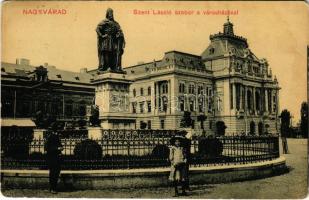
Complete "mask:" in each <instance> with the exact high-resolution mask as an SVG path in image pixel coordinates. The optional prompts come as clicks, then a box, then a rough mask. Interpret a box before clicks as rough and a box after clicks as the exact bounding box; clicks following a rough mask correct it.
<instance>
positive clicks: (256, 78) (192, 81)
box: [1, 20, 280, 135]
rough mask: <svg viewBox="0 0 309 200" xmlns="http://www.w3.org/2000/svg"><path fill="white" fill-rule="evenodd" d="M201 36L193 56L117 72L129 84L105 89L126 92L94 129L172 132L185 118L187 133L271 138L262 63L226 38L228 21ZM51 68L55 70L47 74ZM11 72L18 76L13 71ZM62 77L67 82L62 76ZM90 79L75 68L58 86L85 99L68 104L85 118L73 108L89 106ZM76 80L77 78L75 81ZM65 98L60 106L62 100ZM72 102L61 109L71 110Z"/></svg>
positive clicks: (167, 57) (241, 42) (275, 88)
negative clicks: (205, 40) (203, 40)
mask: <svg viewBox="0 0 309 200" xmlns="http://www.w3.org/2000/svg"><path fill="white" fill-rule="evenodd" d="M209 38H210V44H209V45H208V47H207V48H206V49H205V50H204V51H203V52H202V53H201V55H193V54H190V53H185V52H179V51H169V52H165V54H164V56H163V58H162V59H161V60H154V61H151V62H148V63H143V64H138V65H134V66H127V67H124V68H123V70H124V71H125V73H124V74H123V75H119V76H123V77H125V78H126V80H130V83H122V82H121V81H120V79H119V82H118V83H117V87H115V88H107V89H108V90H110V91H113V90H114V91H123V94H125V92H126V91H127V94H128V95H127V96H126V97H125V102H120V104H124V105H125V106H124V107H123V110H119V111H118V113H117V115H106V116H102V117H101V116H100V117H101V120H102V124H103V122H104V123H105V122H108V123H105V125H104V126H103V125H102V127H103V128H109V129H179V128H181V121H182V118H183V116H184V114H185V113H190V115H191V119H192V124H191V128H192V129H193V130H194V133H195V134H206V135H209V134H217V135H222V134H225V135H231V134H240V133H243V134H252V135H253V134H254V135H260V134H265V133H272V134H275V133H278V127H279V117H278V112H279V98H278V97H279V90H280V87H279V85H278V81H277V79H276V77H273V75H272V71H271V69H270V67H269V66H268V63H267V60H266V59H264V58H263V59H259V58H257V57H256V56H255V55H254V53H253V52H252V51H251V49H250V48H249V45H248V42H247V39H246V38H244V37H241V36H237V35H236V34H235V33H234V29H233V24H232V23H231V22H230V21H229V20H227V22H226V23H225V24H224V25H223V32H222V33H221V32H219V33H217V34H213V35H210V37H209ZM7 67H10V68H14V65H12V64H10V65H9V64H3V63H2V66H1V78H2V79H3V76H5V73H3V72H5V71H8V69H6V68H7ZM51 70H52V71H55V69H54V68H53V69H51ZM18 73H19V74H23V73H21V72H20V70H19V71H18ZM65 73H66V76H68V73H69V72H65ZM24 74H26V73H24ZM46 76H47V77H48V73H47V74H46ZM57 76H61V71H57V74H56V78H57ZM97 76H98V74H97V73H96V70H91V71H87V70H83V72H82V73H80V74H76V73H74V77H75V79H74V80H73V81H72V80H71V81H69V82H65V84H64V85H67V86H68V85H70V92H71V93H72V95H73V93H74V94H75V93H76V94H78V95H82V96H83V94H86V95H87V98H86V99H85V100H84V101H83V102H82V103H80V101H78V106H76V109H79V110H83V111H82V112H81V111H78V110H77V111H74V110H73V111H71V112H73V113H75V114H76V115H78V114H79V113H82V114H83V116H84V115H85V112H84V109H85V107H82V109H81V106H80V105H82V106H84V105H85V106H86V105H87V106H90V105H91V104H92V103H93V101H91V99H93V98H94V96H95V95H96V94H97V92H98V90H99V89H100V88H98V87H96V86H95V85H93V86H92V85H91V83H94V82H95V80H96V78H97ZM76 77H79V78H78V80H76ZM81 77H82V78H81ZM8 81H9V80H8ZM15 81H16V80H15ZM54 82H55V81H54ZM58 82H61V80H60V79H59V80H57V83H58ZM7 85H9V84H7ZM1 87H3V86H1ZM59 87H61V86H60V85H57V88H59ZM83 88H84V89H83ZM103 89H104V88H103ZM58 90H59V89H58ZM59 91H60V90H59ZM2 96H3V94H2ZM72 97H73V96H72ZM68 98H70V97H68ZM68 98H67V99H66V102H68V101H69V100H70V99H68ZM12 99H13V98H12ZM60 100H61V99H60ZM122 100H123V99H122ZM1 101H2V109H3V106H4V103H5V104H7V105H12V108H11V109H13V110H14V108H15V107H14V106H13V104H14V102H10V103H8V102H7V101H8V100H5V99H3V98H1ZM4 101H5V102H4ZM72 101H74V99H73V100H72ZM72 101H69V102H70V104H68V105H71V107H72ZM116 101H117V100H115V102H116ZM15 102H16V100H15ZM58 102H59V101H58ZM115 102H111V103H115ZM95 103H96V104H97V101H96V102H95ZM102 103H103V104H104V102H101V104H100V105H98V106H99V107H100V106H102V105H103V104H102ZM115 105H116V106H117V103H116V104H115ZM59 106H60V108H59V110H60V111H62V116H64V115H65V114H66V113H67V112H65V110H66V104H65V103H63V104H61V103H59ZM71 107H70V109H69V110H71ZM119 108H122V107H121V106H119ZM99 109H100V108H99ZM52 111H54V109H52ZM122 113H124V114H123V115H122ZM2 117H5V116H2ZM106 124H108V125H106Z"/></svg>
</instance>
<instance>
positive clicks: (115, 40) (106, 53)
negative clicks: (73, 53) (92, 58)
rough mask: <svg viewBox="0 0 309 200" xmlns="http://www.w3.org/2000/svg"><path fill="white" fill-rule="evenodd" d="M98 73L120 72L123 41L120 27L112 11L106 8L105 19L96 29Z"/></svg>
mask: <svg viewBox="0 0 309 200" xmlns="http://www.w3.org/2000/svg"><path fill="white" fill-rule="evenodd" d="M96 32H97V36H98V56H99V67H98V69H99V70H100V71H112V72H122V68H121V56H122V54H123V49H124V47H125V40H124V35H123V32H122V30H121V28H120V25H119V24H118V23H117V22H116V21H115V20H114V16H113V10H112V9H111V8H108V9H107V11H106V19H104V20H103V21H101V22H100V23H99V24H98V26H97V29H96Z"/></svg>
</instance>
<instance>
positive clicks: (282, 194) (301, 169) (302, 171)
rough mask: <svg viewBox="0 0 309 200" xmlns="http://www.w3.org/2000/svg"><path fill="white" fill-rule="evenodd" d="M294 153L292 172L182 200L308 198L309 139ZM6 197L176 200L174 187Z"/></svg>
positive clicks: (293, 144)
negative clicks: (189, 199)
mask: <svg viewBox="0 0 309 200" xmlns="http://www.w3.org/2000/svg"><path fill="white" fill-rule="evenodd" d="M288 145H289V149H290V154H285V155H284V156H285V157H286V159H287V165H288V167H289V168H290V172H289V173H287V174H283V175H280V176H275V177H271V178H265V179H259V180H253V181H244V182H235V183H227V184H209V185H193V186H192V187H191V189H192V191H190V192H189V196H185V197H180V198H206V199H209V198H212V199H214V198H223V199H227V198H236V199H243V198H245V199H250V198H255V199H262V198H267V199H274V198H275V199H277V198H284V199H296V198H305V197H306V196H307V192H308V184H307V183H308V181H307V170H308V167H307V166H308V165H307V140H305V139H289V140H288ZM2 194H3V195H5V196H9V197H71V198H77V197H89V198H172V196H173V189H172V188H153V189H152V188H147V189H118V190H117V191H115V190H83V191H62V192H59V193H58V194H56V195H53V194H50V193H49V192H48V190H35V189H34V190H29V189H24V190H21V189H18V190H17V189H9V190H3V191H2Z"/></svg>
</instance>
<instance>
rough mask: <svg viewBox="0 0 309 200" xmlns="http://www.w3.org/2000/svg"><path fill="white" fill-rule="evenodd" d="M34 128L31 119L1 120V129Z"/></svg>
mask: <svg viewBox="0 0 309 200" xmlns="http://www.w3.org/2000/svg"><path fill="white" fill-rule="evenodd" d="M10 126H18V127H35V123H34V122H33V121H32V120H31V119H1V127H10Z"/></svg>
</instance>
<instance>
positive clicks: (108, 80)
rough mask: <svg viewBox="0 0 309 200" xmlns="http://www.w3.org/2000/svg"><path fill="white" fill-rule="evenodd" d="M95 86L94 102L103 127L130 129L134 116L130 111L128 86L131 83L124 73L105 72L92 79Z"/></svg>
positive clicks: (132, 125)
mask: <svg viewBox="0 0 309 200" xmlns="http://www.w3.org/2000/svg"><path fill="white" fill-rule="evenodd" d="M92 83H93V84H94V85H95V86H96V93H95V104H96V105H97V106H98V107H99V119H100V120H101V127H102V128H103V129H131V128H132V127H134V126H135V121H136V119H135V117H134V116H132V113H131V112H130V101H129V88H130V84H131V83H132V81H131V80H129V79H128V78H127V75H126V74H125V73H121V72H105V73H102V74H99V75H98V77H97V78H96V79H95V80H93V81H92Z"/></svg>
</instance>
